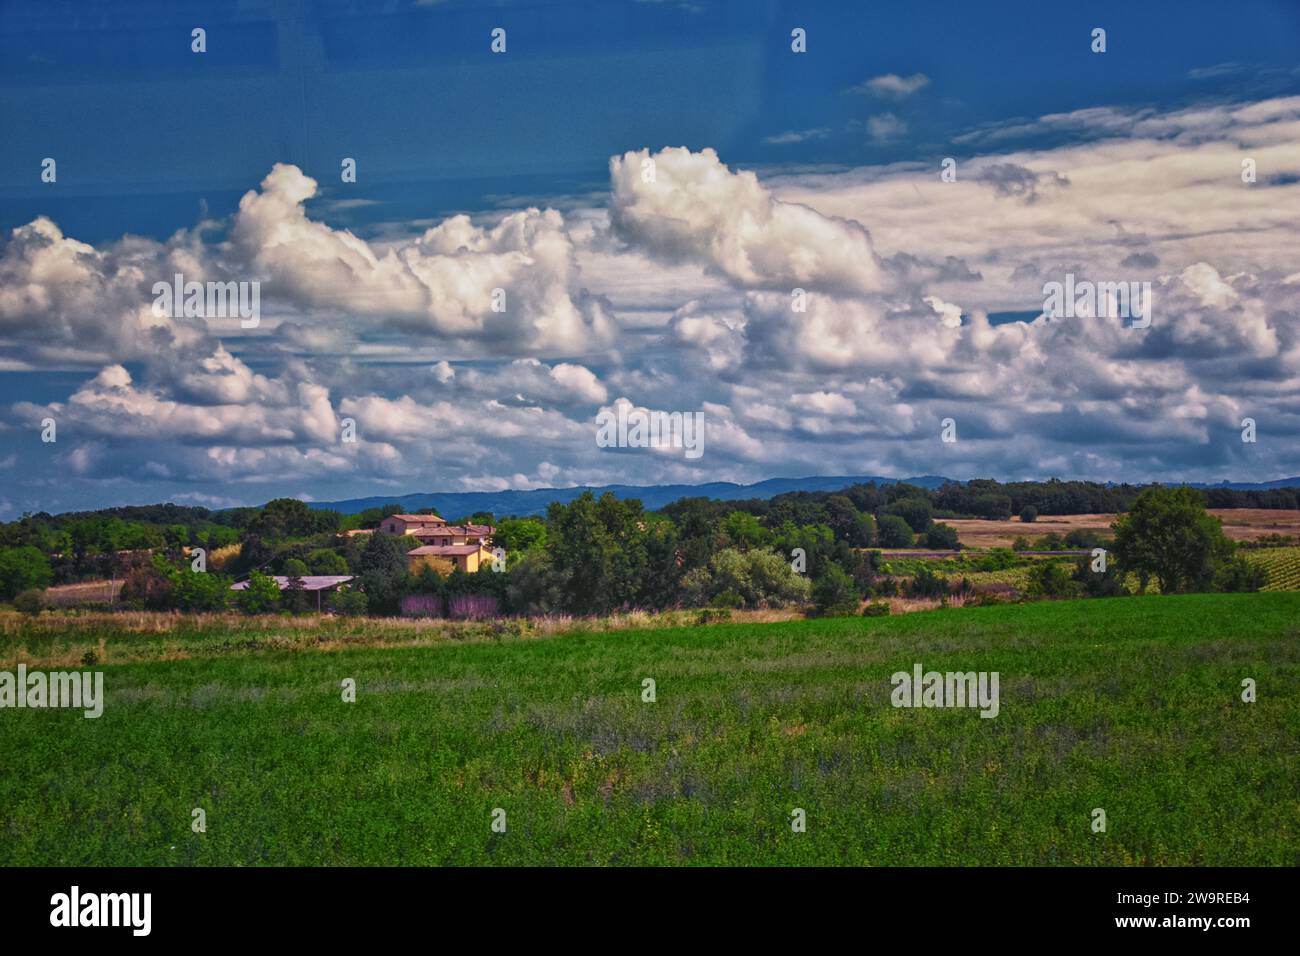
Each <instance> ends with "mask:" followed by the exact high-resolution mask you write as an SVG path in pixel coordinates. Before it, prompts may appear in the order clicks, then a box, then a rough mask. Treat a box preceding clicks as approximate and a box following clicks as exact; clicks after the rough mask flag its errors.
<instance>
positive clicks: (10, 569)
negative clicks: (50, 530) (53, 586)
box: [0, 544, 53, 601]
mask: <svg viewBox="0 0 1300 956" xmlns="http://www.w3.org/2000/svg"><path fill="white" fill-rule="evenodd" d="M52 578H53V575H52V573H51V571H50V562H49V559H48V558H46V557H45V555H44V554H43V553H42V552H41V551H40V550H39V549H38V548H35V547H33V546H32V545H30V544H29V545H24V546H23V547H21V548H0V598H2V599H4V600H6V601H8V600H11V599H12V598H13V597H14V596H15V595H17V594H19V593H21V592H23V591H28V590H32V589H36V590H44V589H45V588H47V587H49V586H50V581H51V580H52Z"/></svg>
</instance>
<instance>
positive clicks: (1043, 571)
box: [1026, 561, 1076, 597]
mask: <svg viewBox="0 0 1300 956" xmlns="http://www.w3.org/2000/svg"><path fill="white" fill-rule="evenodd" d="M1075 590H1076V588H1075V583H1074V582H1073V581H1071V580H1070V575H1069V574H1068V573H1067V572H1066V570H1065V568H1064V567H1062V566H1061V565H1060V564H1059V563H1058V562H1056V561H1037V562H1035V563H1034V565H1033V567H1031V568H1030V569H1029V585H1028V587H1027V588H1026V591H1027V592H1028V593H1029V594H1031V595H1033V596H1034V597H1066V596H1068V595H1070V594H1073V593H1074V592H1075Z"/></svg>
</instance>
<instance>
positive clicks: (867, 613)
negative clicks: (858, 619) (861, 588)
mask: <svg viewBox="0 0 1300 956" xmlns="http://www.w3.org/2000/svg"><path fill="white" fill-rule="evenodd" d="M862 616H863V617H888V616H889V602H888V601H872V602H871V603H870V604H868V605H867V606H866V607H864V608H863V609H862Z"/></svg>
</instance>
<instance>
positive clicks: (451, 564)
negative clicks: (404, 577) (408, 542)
mask: <svg viewBox="0 0 1300 956" xmlns="http://www.w3.org/2000/svg"><path fill="white" fill-rule="evenodd" d="M493 557H494V556H493V554H492V552H491V551H490V550H489V549H488V547H487V545H486V544H484V542H483V541H482V540H476V541H474V542H472V543H461V544H425V545H421V546H420V547H418V548H413V549H411V550H410V551H408V552H406V562H407V567H408V569H409V570H410V572H411V573H412V574H419V573H420V569H421V568H432V569H433V570H434V571H436V572H438V573H439V574H450V573H451V572H452V570H453V569H456V568H459V569H460V570H461V571H464V572H465V573H466V574H473V573H474V572H475V571H477V570H478V569H479V568H481V567H482V566H483V565H484V564H485V563H488V562H490V561H492V560H493Z"/></svg>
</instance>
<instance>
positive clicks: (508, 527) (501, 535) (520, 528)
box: [492, 518, 546, 555]
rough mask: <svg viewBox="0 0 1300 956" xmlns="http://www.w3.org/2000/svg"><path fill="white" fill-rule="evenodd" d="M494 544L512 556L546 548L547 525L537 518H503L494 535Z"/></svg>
mask: <svg viewBox="0 0 1300 956" xmlns="http://www.w3.org/2000/svg"><path fill="white" fill-rule="evenodd" d="M492 544H493V546H494V547H498V548H504V549H505V550H506V553H507V554H510V555H515V554H519V555H522V554H523V553H524V552H525V551H531V550H532V549H533V548H542V547H545V546H546V525H545V524H544V523H542V522H541V521H538V520H537V519H536V518H503V519H502V520H501V523H500V524H499V525H497V529H496V531H494V532H493V533H492Z"/></svg>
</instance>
